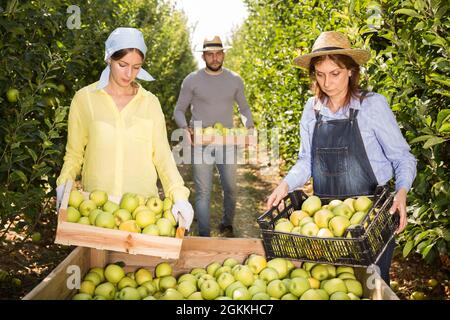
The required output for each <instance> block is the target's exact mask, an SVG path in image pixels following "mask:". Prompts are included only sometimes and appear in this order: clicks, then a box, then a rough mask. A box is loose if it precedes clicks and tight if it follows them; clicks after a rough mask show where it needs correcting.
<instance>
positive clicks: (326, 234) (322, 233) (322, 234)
mask: <svg viewBox="0 0 450 320" xmlns="http://www.w3.org/2000/svg"><path fill="white" fill-rule="evenodd" d="M317 236H318V237H319V238H333V237H334V234H333V232H331V231H330V229H328V228H321V229H320V230H319V232H317Z"/></svg>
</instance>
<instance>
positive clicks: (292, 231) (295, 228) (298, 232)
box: [291, 227, 302, 234]
mask: <svg viewBox="0 0 450 320" xmlns="http://www.w3.org/2000/svg"><path fill="white" fill-rule="evenodd" d="M291 233H295V234H302V227H294V228H293V229H292V230H291Z"/></svg>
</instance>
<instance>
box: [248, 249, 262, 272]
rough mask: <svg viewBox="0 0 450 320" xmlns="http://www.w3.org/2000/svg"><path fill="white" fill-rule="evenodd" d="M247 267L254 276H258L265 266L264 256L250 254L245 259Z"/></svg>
mask: <svg viewBox="0 0 450 320" xmlns="http://www.w3.org/2000/svg"><path fill="white" fill-rule="evenodd" d="M247 265H248V267H249V268H250V270H251V271H252V272H253V273H254V274H259V273H260V272H261V270H262V269H264V268H265V267H266V266H267V260H266V258H265V257H264V256H261V255H258V254H251V255H250V256H249V257H248V259H247Z"/></svg>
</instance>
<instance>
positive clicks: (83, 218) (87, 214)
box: [67, 190, 177, 237]
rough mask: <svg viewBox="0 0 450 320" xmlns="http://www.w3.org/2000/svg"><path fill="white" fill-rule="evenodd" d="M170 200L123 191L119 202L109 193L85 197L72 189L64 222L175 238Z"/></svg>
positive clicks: (94, 193)
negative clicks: (109, 196) (111, 198)
mask: <svg viewBox="0 0 450 320" xmlns="http://www.w3.org/2000/svg"><path fill="white" fill-rule="evenodd" d="M171 208H172V200H171V199H170V198H165V199H164V201H162V200H161V199H159V198H158V197H150V198H148V199H145V198H144V197H143V196H141V195H136V194H134V193H125V194H124V195H123V196H122V198H121V200H120V203H119V204H117V203H115V202H112V201H110V200H108V194H107V193H106V192H104V191H100V190H95V191H92V192H91V193H90V194H89V199H85V198H84V196H83V193H81V192H80V191H78V190H72V191H71V192H70V196H69V204H68V208H67V221H68V222H75V223H81V224H86V225H93V226H97V227H102V228H108V229H118V230H123V231H129V232H137V233H144V234H149V235H154V236H166V237H174V236H175V232H176V226H177V222H176V220H175V218H174V216H173V214H172V212H171Z"/></svg>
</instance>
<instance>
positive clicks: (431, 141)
mask: <svg viewBox="0 0 450 320" xmlns="http://www.w3.org/2000/svg"><path fill="white" fill-rule="evenodd" d="M445 141H447V140H446V139H444V138H441V137H432V138H430V139H428V140H427V142H425V143H424V145H423V148H424V149H428V148H431V147H433V146H435V145H437V144H440V143H442V142H445Z"/></svg>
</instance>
